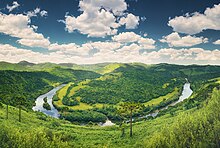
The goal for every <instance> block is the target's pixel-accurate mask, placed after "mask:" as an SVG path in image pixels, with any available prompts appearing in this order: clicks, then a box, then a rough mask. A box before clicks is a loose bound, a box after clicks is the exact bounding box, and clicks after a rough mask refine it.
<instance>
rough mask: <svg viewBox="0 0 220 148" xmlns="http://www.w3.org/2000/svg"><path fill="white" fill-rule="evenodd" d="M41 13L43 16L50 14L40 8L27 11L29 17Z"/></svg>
mask: <svg viewBox="0 0 220 148" xmlns="http://www.w3.org/2000/svg"><path fill="white" fill-rule="evenodd" d="M38 14H39V15H40V16H41V17H45V16H47V15H48V13H47V11H46V10H41V9H40V8H38V7H37V8H35V9H34V10H33V11H28V12H27V16H28V17H30V18H31V17H36V16H37V15H38Z"/></svg>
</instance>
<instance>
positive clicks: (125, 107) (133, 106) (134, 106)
mask: <svg viewBox="0 0 220 148" xmlns="http://www.w3.org/2000/svg"><path fill="white" fill-rule="evenodd" d="M120 106H121V107H120V108H119V110H121V112H128V114H129V116H130V137H132V135H133V132H132V121H133V118H132V117H133V113H134V112H135V111H138V110H141V109H142V108H143V105H141V104H140V103H135V102H125V103H123V104H121V105H120Z"/></svg>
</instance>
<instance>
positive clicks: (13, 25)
mask: <svg viewBox="0 0 220 148" xmlns="http://www.w3.org/2000/svg"><path fill="white" fill-rule="evenodd" d="M30 23H31V20H30V18H29V17H28V16H27V15H23V14H8V15H7V14H3V13H0V32H1V33H4V34H6V35H10V36H12V37H17V38H19V40H18V42H19V43H20V44H22V45H26V46H31V47H44V48H46V47H48V45H49V44H50V42H49V40H48V39H47V38H45V37H44V36H43V34H41V33H36V32H35V30H36V29H37V26H33V25H30Z"/></svg>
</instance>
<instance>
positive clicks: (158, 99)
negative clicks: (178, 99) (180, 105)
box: [144, 87, 179, 106]
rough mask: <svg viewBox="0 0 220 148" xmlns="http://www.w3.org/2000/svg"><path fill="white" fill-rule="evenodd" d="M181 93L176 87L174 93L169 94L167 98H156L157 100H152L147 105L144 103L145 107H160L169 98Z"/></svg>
mask: <svg viewBox="0 0 220 148" xmlns="http://www.w3.org/2000/svg"><path fill="white" fill-rule="evenodd" d="M178 93H179V89H178V88H177V87H175V89H174V91H173V92H171V93H168V94H167V95H165V96H160V97H158V98H155V99H152V100H150V101H148V102H146V103H144V105H145V106H148V105H149V106H151V105H158V104H160V103H161V102H163V101H164V100H165V99H169V98H172V97H173V96H175V95H178Z"/></svg>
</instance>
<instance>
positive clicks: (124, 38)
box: [112, 32, 155, 49]
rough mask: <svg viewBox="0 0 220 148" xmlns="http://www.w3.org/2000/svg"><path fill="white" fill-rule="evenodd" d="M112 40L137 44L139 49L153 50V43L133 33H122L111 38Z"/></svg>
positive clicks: (151, 40)
mask: <svg viewBox="0 0 220 148" xmlns="http://www.w3.org/2000/svg"><path fill="white" fill-rule="evenodd" d="M112 40H113V41H115V42H120V43H138V45H139V46H140V48H141V49H154V48H155V45H154V44H155V41H154V40H153V39H150V38H146V37H142V36H140V35H138V34H136V33H134V32H123V33H120V34H118V35H115V36H113V37H112Z"/></svg>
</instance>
